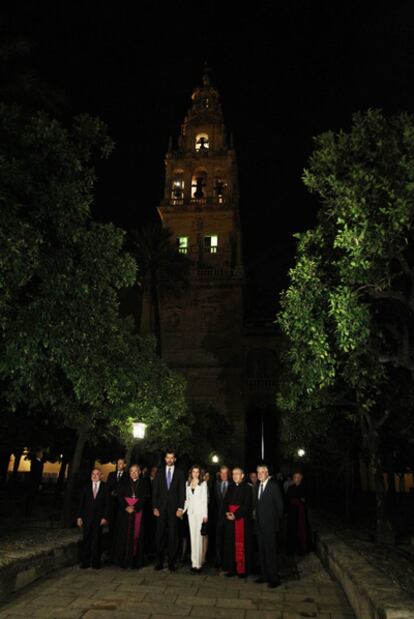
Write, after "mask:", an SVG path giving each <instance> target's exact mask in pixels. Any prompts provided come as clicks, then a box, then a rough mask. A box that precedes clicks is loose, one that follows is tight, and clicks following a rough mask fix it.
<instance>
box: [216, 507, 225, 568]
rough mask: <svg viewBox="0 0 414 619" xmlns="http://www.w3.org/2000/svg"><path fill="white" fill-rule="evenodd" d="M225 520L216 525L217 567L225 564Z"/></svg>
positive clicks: (220, 520)
mask: <svg viewBox="0 0 414 619" xmlns="http://www.w3.org/2000/svg"><path fill="white" fill-rule="evenodd" d="M223 535H224V520H223V519H222V518H220V519H219V520H218V522H217V524H216V565H222V563H223Z"/></svg>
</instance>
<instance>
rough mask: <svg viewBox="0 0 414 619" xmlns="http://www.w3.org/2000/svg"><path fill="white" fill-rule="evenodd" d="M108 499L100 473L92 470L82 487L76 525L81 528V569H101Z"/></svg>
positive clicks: (97, 470)
mask: <svg viewBox="0 0 414 619" xmlns="http://www.w3.org/2000/svg"><path fill="white" fill-rule="evenodd" d="M108 511H109V497H108V492H107V489H106V485H105V482H103V481H102V473H101V471H100V470H99V469H93V471H92V473H91V481H90V482H88V483H87V484H86V486H85V487H84V489H83V491H82V494H81V499H80V502H79V509H78V517H77V520H76V524H77V525H78V527H80V528H83V548H82V563H81V567H82V568H84V569H85V568H87V567H89V566H90V565H92V567H94V568H95V569H97V570H98V569H99V568H100V567H101V540H102V527H103V526H105V525H106V524H108Z"/></svg>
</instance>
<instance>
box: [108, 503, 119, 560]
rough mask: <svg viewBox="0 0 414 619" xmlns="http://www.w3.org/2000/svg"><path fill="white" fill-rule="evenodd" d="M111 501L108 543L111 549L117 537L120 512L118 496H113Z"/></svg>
mask: <svg viewBox="0 0 414 619" xmlns="http://www.w3.org/2000/svg"><path fill="white" fill-rule="evenodd" d="M109 501H110V502H109V523H108V524H109V526H108V545H109V548H110V549H111V548H112V544H113V543H114V538H115V531H116V519H117V516H118V512H119V506H118V501H117V499H116V497H115V498H114V497H111V498H110V500H109Z"/></svg>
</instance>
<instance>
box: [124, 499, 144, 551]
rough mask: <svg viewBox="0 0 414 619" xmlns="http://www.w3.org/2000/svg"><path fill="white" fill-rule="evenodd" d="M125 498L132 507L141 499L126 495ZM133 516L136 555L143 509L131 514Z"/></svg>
mask: <svg viewBox="0 0 414 619" xmlns="http://www.w3.org/2000/svg"><path fill="white" fill-rule="evenodd" d="M124 499H125V501H126V502H127V503H128V505H131V506H132V507H133V506H134V505H135V503H138V501H139V499H132V498H130V497H124ZM131 516H135V517H134V557H135V555H136V554H137V546H138V538H139V533H140V531H141V521H142V511H141V512H135V514H131Z"/></svg>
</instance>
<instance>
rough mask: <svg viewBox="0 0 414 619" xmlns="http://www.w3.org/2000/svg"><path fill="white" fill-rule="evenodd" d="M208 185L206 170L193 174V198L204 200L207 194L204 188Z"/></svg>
mask: <svg viewBox="0 0 414 619" xmlns="http://www.w3.org/2000/svg"><path fill="white" fill-rule="evenodd" d="M206 185H207V174H206V173H205V172H198V173H197V174H196V175H195V176H193V179H192V183H191V198H192V199H193V200H203V199H204V198H205V197H206V196H205V194H204V189H205V187H206Z"/></svg>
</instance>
